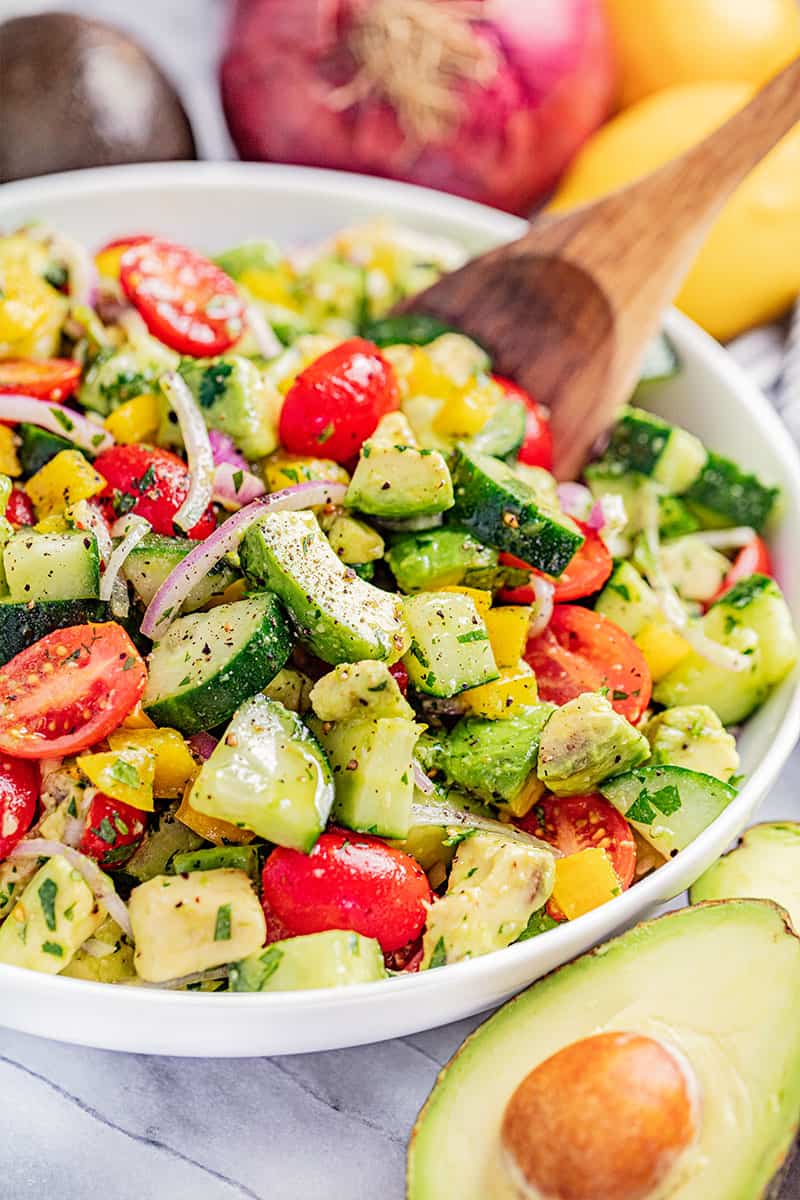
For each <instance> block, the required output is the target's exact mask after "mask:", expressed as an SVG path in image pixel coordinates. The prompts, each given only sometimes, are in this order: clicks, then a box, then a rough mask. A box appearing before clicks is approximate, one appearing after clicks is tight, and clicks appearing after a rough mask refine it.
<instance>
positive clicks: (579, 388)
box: [401, 58, 800, 479]
mask: <svg viewBox="0 0 800 1200" xmlns="http://www.w3.org/2000/svg"><path fill="white" fill-rule="evenodd" d="M798 120H800V58H798V59H796V60H795V61H794V62H793V63H792V64H791V65H790V66H788V67H787V68H786V69H785V70H784V71H782V72H781V73H780V74H779V75H777V76H776V77H775V78H774V79H773V80H771V82H770V83H768V84H767V85H766V87H764V88H762V90H761V91H760V92H758V94H757V95H756V96H754V97H753V99H752V100H751V101H750V103H749V104H748V105H747V106H746V107H745V108H743V109H741V110H740V111H739V112H737V113H736V114H735V115H734V116H732V117H731V118H730V120H729V121H727V122H726V123H725V124H724V125H723V126H721V127H720V128H719V129H718V130H716V132H714V133H712V134H711V135H710V136H709V137H707V138H706V139H705V141H703V142H700V143H699V144H698V145H697V146H695V147H693V148H692V149H691V150H689V151H687V152H686V153H685V154H684V155H682V156H681V157H680V158H677V159H675V160H673V161H672V162H670V163H667V164H666V165H665V166H663V167H661V168H660V169H659V170H658V171H656V172H654V173H653V174H652V175H648V176H645V177H644V178H643V179H640V180H638V181H636V182H635V183H632V184H630V185H629V186H628V187H625V188H623V189H621V190H620V191H617V192H613V193H612V194H611V195H609V196H605V197H604V198H602V199H601V200H598V201H596V202H595V203H593V204H588V205H585V206H584V207H582V208H578V209H576V210H574V211H572V212H569V213H567V214H565V215H552V216H551V215H548V214H545V215H543V216H542V217H540V218H539V219H538V220H537V221H536V222H535V223H534V224H532V226H531V228H530V231H529V232H528V233H526V234H525V235H524V237H521V238H520V239H519V240H518V241H516V242H511V243H509V244H507V245H504V246H500V247H499V248H498V249H496V250H492V251H490V253H488V254H484V255H482V256H481V257H480V258H475V259H473V260H472V261H471V262H469V263H467V264H466V266H464V267H462V268H461V269H460V270H459V271H454V272H453V273H452V274H450V275H446V276H444V277H443V278H442V279H440V280H439V281H438V282H437V283H435V284H434V285H433V287H430V288H428V289H427V291H424V292H421V293H420V294H419V295H417V296H414V297H412V298H411V299H410V300H407V301H405V302H404V304H403V305H402V306H401V309H402V311H405V312H407V311H415V312H422V313H429V314H430V315H431V316H436V317H439V318H440V319H442V320H444V321H447V322H448V323H449V324H452V325H454V326H456V327H457V328H459V329H463V330H464V332H465V333H468V334H471V335H472V336H473V337H475V338H477V339H478V340H479V341H480V342H481V343H482V344H483V345H484V346H485V347H486V349H487V350H488V351H489V352H490V353H491V355H492V358H493V362H494V365H495V369H496V370H497V371H498V372H499V373H500V374H502V375H509V376H511V377H512V378H513V379H515V380H516V381H517V382H518V383H519V384H520V385H521V386H522V387H524V388H526V389H528V390H529V391H530V392H531V393H532V394H533V395H534V396H536V397H537V399H539V400H541V401H542V402H543V403H544V404H546V405H548V406H549V408H550V409H551V411H552V428H553V439H554V444H555V472H556V475H558V476H559V477H560V478H562V479H569V478H574V477H575V476H576V475H577V474H578V472H579V471H580V469H581V467H582V466H583V464H584V462H585V461H586V458H587V456H588V453H589V451H590V449H591V447H592V444H593V443H594V441H595V440H596V439H597V437H598V436H599V435H600V434H601V433H602V432H603V431H604V430H605V429H606V428H607V427H608V425H610V424H611V423H612V421H613V419H614V416H615V414H616V412H617V410H618V408H619V406H620V405H621V404H623V403H624V402H625V401H626V400H627V398H628V396H629V395H630V393H631V391H632V389H633V386H634V384H635V382H636V379H637V375H638V370H639V366H640V363H641V359H642V354H643V352H644V349H645V347H646V345H647V343H648V341H649V340H650V338H651V337H652V336H653V334H654V332H655V331H656V329H657V328H658V325H659V321H660V318H661V315H662V313H663V310H664V309H665V308H666V307H667V305H668V304H669V303H670V301H671V300H672V299H673V297H674V296H675V294H676V292H677V291H678V288H679V287H680V284H681V282H682V280H683V278H684V276H685V275H686V273H687V271H688V269H689V267H690V266H691V263H692V261H693V259H694V257H695V255H696V254H697V251H698V250H699V248H700V245H701V244H702V241H703V239H704V236H705V234H706V232H707V230H708V228H709V226H710V224H711V223H712V222H713V220H714V218H715V217H716V215H717V213H718V212H719V210H720V208H721V207H722V206H723V204H724V203H725V201H726V200H727V199H728V197H729V196H730V194H731V192H733V191H734V189H735V188H736V187H737V186H738V184H739V183H741V181H742V180H743V179H744V177H745V175H747V174H748V172H749V171H751V170H752V168H753V167H754V166H755V165H756V163H758V162H760V160H761V159H762V158H763V157H764V156H765V155H766V154H767V153H768V151H769V150H771V149H772V147H773V146H774V145H775V143H776V142H778V141H779V140H780V138H782V137H783V136H784V134H786V133H787V132H788V131H789V130H790V129H791V128H792V126H793V125H794V124H795V122H796V121H798Z"/></svg>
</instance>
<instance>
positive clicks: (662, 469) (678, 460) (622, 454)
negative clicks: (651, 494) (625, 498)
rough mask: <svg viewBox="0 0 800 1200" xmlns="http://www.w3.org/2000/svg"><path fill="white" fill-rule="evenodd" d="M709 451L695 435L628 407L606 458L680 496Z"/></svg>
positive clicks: (612, 439) (698, 472)
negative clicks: (646, 476) (649, 478)
mask: <svg viewBox="0 0 800 1200" xmlns="http://www.w3.org/2000/svg"><path fill="white" fill-rule="evenodd" d="M707 458H708V452H707V450H706V448H705V446H704V445H703V443H702V442H701V441H700V440H699V438H696V437H695V436H694V434H691V433H688V432H687V430H685V429H681V428H679V426H677V425H670V424H668V422H667V421H662V420H661V418H660V417H655V416H653V415H652V413H648V412H645V411H644V409H641V408H627V409H625V410H624V412H623V414H622V416H621V417H620V419H619V420H618V422H617V424H616V425H615V426H614V429H613V431H612V433H611V441H610V442H609V445H608V449H607V451H606V459H607V460H608V461H609V462H612V463H616V464H617V465H618V467H619V468H620V470H621V471H625V472H627V471H638V472H639V473H640V474H642V475H649V476H650V477H651V478H652V479H654V480H655V481H656V483H660V484H663V486H664V487H665V488H666V489H667V491H668V492H673V493H674V494H675V495H680V494H681V493H682V492H685V491H686V489H687V488H689V487H690V486H691V484H693V483H694V481H695V480H696V479H697V478H698V476H699V475H700V472H701V471H702V470H703V467H704V465H705V462H706V460H707Z"/></svg>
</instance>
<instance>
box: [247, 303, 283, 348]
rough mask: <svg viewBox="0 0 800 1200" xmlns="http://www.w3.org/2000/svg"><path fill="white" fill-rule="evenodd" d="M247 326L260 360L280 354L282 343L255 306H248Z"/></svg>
mask: <svg viewBox="0 0 800 1200" xmlns="http://www.w3.org/2000/svg"><path fill="white" fill-rule="evenodd" d="M247 324H248V325H249V326H250V332H251V333H252V335H253V341H254V342H255V344H256V346H257V347H258V353H259V354H260V355H261V356H262V358H274V357H275V355H276V354H280V352H281V350H282V349H283V343H282V342H281V341H280V340H279V339H278V337H277V336H276V334H275V331H274V330H273V328H272V326H271V325H270V324H269V322H268V321H267V319H266V317H265V316H264V314H263V313H262V312H261V310H260V308H259V307H258V305H257V304H248V306H247Z"/></svg>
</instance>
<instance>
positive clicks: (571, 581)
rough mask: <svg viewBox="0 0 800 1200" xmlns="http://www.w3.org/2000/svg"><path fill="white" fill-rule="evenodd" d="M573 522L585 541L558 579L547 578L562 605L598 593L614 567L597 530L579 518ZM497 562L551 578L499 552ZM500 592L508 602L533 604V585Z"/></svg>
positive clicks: (512, 556) (555, 597) (555, 596)
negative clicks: (498, 560)
mask: <svg viewBox="0 0 800 1200" xmlns="http://www.w3.org/2000/svg"><path fill="white" fill-rule="evenodd" d="M575 524H576V525H577V526H578V528H579V529H580V531H581V533H582V534H583V536H584V539H585V540H584V543H583V545H582V546H581V548H580V550H579V551H578V553H577V554H575V555H574V556H573V558H572V561H571V562H570V564H569V566H568V567H567V569H566V571H564V572H563V574H561V575H559V577H558V579H552V580H551V582H552V584H553V588H554V591H553V599H554V601H555V603H556V604H563V603H565V602H566V601H567V600H582V599H583V597H584V596H592V595H593V594H594V593H595V592H599V591H600V588H601V587H602V586H603V584H604V583H605V582H606V580H607V579H608V577H609V575H610V574H611V572H612V570H613V569H614V560H613V559H612V557H611V554H610V552H609V550H608V547H607V546H606V544H605V542H604V541H603V539H602V538H601V537H600V534H599V533H598V532H597V530H595V529H591V528H590V527H589V526H588V525H584V524H583V522H582V521H576V522H575ZM500 562H501V563H504V564H505V565H507V566H510V567H521V568H522V569H523V570H525V571H531V573H532V574H534V575H541V577H542V579H548V580H549V579H550V578H551V577H550V576H549V575H543V574H542V572H541V571H535V570H534V569H533V568H532V567H530V566H528V564H527V563H524V562H522V560H521V559H519V558H515V557H514V555H513V554H505V553H501V555H500ZM500 595H501V599H502V600H507V601H508V602H509V603H510V604H533V603H534V601H535V599H536V596H535V593H534V591H533V588H532V587H529V586H523V587H518V588H506V589H505V590H504V591H503V592H501V594H500Z"/></svg>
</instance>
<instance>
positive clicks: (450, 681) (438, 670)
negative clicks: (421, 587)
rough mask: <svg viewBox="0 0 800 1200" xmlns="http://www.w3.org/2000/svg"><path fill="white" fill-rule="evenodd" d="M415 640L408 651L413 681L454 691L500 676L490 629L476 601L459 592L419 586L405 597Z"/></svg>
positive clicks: (425, 688) (422, 688)
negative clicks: (424, 590) (490, 637)
mask: <svg viewBox="0 0 800 1200" xmlns="http://www.w3.org/2000/svg"><path fill="white" fill-rule="evenodd" d="M403 611H404V614H405V619H406V624H407V626H408V630H409V633H410V635H411V645H410V647H409V650H408V653H407V654H406V655H405V657H404V659H403V662H404V663H405V667H406V670H407V671H408V677H409V680H410V682H411V684H412V686H413V687H415V688H416V689H417V691H419V692H425V693H426V694H427V695H429V696H455V695H457V694H458V693H459V692H463V691H466V689H467V688H472V687H478V686H479V685H480V684H481V683H489V682H490V681H491V680H492V679H497V678H498V676H499V672H498V670H497V664H496V663H495V660H494V655H493V654H492V647H491V644H490V642H489V634H488V633H487V631H486V626H485V624H484V623H483V621H482V620H481V618H480V616H479V615H478V610H477V609H476V607H475V602H474V600H473V599H472V598H471V597H470V596H466V595H464V594H463V593H460V592H421V593H420V594H419V595H417V596H407V597H406V599H405V601H404V602H403Z"/></svg>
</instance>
